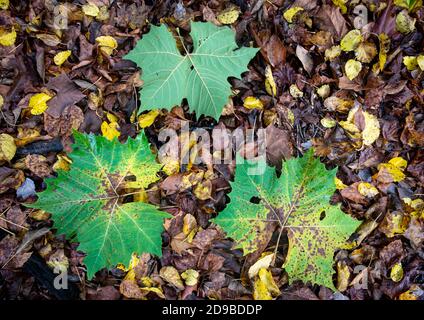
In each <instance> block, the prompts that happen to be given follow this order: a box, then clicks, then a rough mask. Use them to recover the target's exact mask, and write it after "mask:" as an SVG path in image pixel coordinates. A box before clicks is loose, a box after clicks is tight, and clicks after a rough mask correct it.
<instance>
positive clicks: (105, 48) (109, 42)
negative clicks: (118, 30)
mask: <svg viewBox="0 0 424 320" xmlns="http://www.w3.org/2000/svg"><path fill="white" fill-rule="evenodd" d="M96 42H97V43H98V44H99V46H100V50H101V51H102V52H104V53H105V54H106V55H108V56H110V55H111V54H112V53H113V50H115V49H116V48H118V42H117V41H116V39H115V38H114V37H111V36H100V37H97V38H96Z"/></svg>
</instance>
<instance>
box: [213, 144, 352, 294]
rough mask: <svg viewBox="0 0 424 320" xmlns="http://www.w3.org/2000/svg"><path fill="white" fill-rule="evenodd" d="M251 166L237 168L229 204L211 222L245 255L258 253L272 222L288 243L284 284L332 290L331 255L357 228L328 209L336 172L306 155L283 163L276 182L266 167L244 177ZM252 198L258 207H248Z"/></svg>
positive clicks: (338, 211)
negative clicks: (314, 286)
mask: <svg viewBox="0 0 424 320" xmlns="http://www.w3.org/2000/svg"><path fill="white" fill-rule="evenodd" d="M251 166H252V164H251V163H246V162H244V163H243V164H238V165H237V169H236V176H235V181H234V182H233V183H231V187H232V192H231V193H230V195H229V196H230V198H231V202H230V203H229V204H228V206H227V208H226V209H225V210H224V211H223V212H221V213H220V214H219V216H218V217H217V218H215V219H214V222H215V223H217V224H218V225H220V226H221V227H222V228H223V229H224V231H226V232H227V235H228V236H229V237H230V238H233V239H234V241H235V246H236V247H238V248H242V249H243V251H244V254H245V255H246V254H248V253H251V252H254V251H255V250H257V249H258V243H260V237H262V236H263V233H264V232H265V230H266V227H267V225H268V224H269V223H271V221H275V220H277V221H278V222H279V224H280V227H281V230H286V231H287V235H288V238H289V249H288V254H287V258H286V260H285V263H284V265H283V268H285V270H286V271H287V273H288V275H289V281H290V283H292V282H293V281H295V280H302V281H304V282H305V283H306V282H308V281H310V282H311V283H316V284H320V285H324V286H326V287H328V288H331V289H333V290H335V288H334V285H333V281H332V275H333V273H334V270H333V267H332V266H333V256H334V252H335V250H337V249H339V248H340V247H342V246H343V244H344V243H345V241H346V240H347V239H348V238H349V236H350V235H351V234H352V233H353V232H354V231H355V230H356V228H357V227H358V226H359V224H360V221H357V220H355V219H354V218H352V217H350V216H349V215H347V214H345V213H343V211H341V209H340V205H331V204H330V203H329V200H330V197H331V196H332V195H333V193H334V192H335V190H336V187H335V183H334V177H335V176H336V171H337V168H336V169H334V170H326V168H325V166H324V164H322V163H321V162H320V161H319V159H317V158H314V156H313V151H312V150H311V151H308V152H307V153H306V154H305V155H304V156H303V157H302V158H295V159H290V160H288V161H286V162H284V163H283V167H282V174H281V176H280V177H279V178H278V177H277V175H276V173H275V169H274V168H271V167H266V170H265V173H264V174H263V175H249V170H250V168H251ZM252 197H259V199H260V202H259V203H258V204H256V203H253V202H251V201H250V200H251V199H252ZM256 202H257V201H256Z"/></svg>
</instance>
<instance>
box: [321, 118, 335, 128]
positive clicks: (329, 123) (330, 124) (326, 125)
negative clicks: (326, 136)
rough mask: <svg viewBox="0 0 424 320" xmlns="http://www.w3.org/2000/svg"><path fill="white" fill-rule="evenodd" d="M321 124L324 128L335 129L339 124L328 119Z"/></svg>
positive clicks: (323, 119) (322, 120)
mask: <svg viewBox="0 0 424 320" xmlns="http://www.w3.org/2000/svg"><path fill="white" fill-rule="evenodd" d="M320 122H321V125H322V126H323V127H324V128H333V127H335V126H336V124H337V122H336V120H334V119H331V118H328V117H325V118H322V119H321V121H320Z"/></svg>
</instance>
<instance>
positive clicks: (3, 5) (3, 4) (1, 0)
mask: <svg viewBox="0 0 424 320" xmlns="http://www.w3.org/2000/svg"><path fill="white" fill-rule="evenodd" d="M8 8H9V0H0V9H2V10H7V9H8Z"/></svg>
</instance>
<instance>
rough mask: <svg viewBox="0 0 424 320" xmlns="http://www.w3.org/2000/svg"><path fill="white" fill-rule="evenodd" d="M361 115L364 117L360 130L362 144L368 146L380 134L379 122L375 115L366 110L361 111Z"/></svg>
mask: <svg viewBox="0 0 424 320" xmlns="http://www.w3.org/2000/svg"><path fill="white" fill-rule="evenodd" d="M363 115H364V119H365V127H364V130H363V131H362V140H363V142H364V145H366V146H370V145H372V144H373V143H374V141H375V140H377V139H378V137H379V136H380V123H379V122H378V119H377V117H376V116H374V115H372V114H370V113H368V112H366V111H363Z"/></svg>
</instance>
